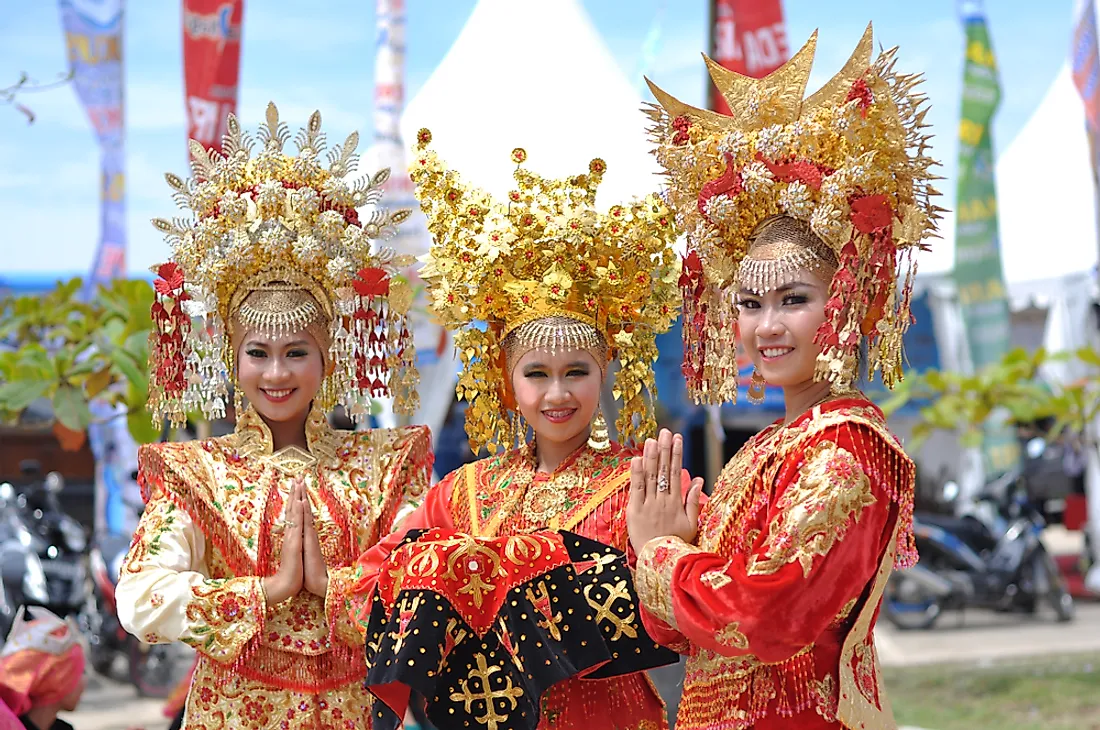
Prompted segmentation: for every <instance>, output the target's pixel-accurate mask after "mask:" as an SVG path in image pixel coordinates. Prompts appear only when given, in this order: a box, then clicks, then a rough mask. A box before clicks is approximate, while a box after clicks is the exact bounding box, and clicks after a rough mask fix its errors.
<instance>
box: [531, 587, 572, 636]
mask: <svg viewBox="0 0 1100 730" xmlns="http://www.w3.org/2000/svg"><path fill="white" fill-rule="evenodd" d="M538 589H539V590H538V593H535V592H534V591H532V590H531V586H527V591H526V593H525V595H526V597H527V600H528V601H530V602H531V605H532V606H534V607H535V608H536V609H538V612H539V613H541V614H542V616H543V620H542V621H539V622H538V626H539V627H540V628H542V629H544V630H545V631H546V632H547V633H549V634H550V636H551V638H553V639H554V641H561V629H559V628H558V624H560V623H561V622H562V620H563V618H562V615H561V611H558V612H557V613H554V608H553V604H551V603H550V591H549V589H548V588H547V586H546V581H545V580H540V581H539V582H538Z"/></svg>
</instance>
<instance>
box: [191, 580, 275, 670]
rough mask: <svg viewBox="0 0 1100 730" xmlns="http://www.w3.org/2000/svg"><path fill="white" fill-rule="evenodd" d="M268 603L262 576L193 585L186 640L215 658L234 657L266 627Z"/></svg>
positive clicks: (226, 659) (232, 658) (208, 581)
mask: <svg viewBox="0 0 1100 730" xmlns="http://www.w3.org/2000/svg"><path fill="white" fill-rule="evenodd" d="M264 609H265V605H264V599H263V590H262V589H261V588H260V579H259V578H230V579H228V580H226V579H213V580H206V581H203V582H202V583H200V584H198V585H196V586H193V587H192V588H191V601H190V602H189V603H188V604H187V620H188V621H190V622H192V626H191V634H192V636H191V637H190V638H188V639H186V643H188V644H190V645H191V646H192V647H194V648H195V649H198V650H200V651H202V653H203V654H204V655H206V656H208V657H210V658H212V659H215V660H217V661H222V662H228V661H234V660H236V659H237V658H238V657H239V656H240V655H241V651H242V650H243V649H244V647H245V645H246V644H248V642H250V641H251V640H252V638H253V637H254V636H256V634H257V633H259V632H261V631H263V627H264V615H265V613H266V612H265V610H264Z"/></svg>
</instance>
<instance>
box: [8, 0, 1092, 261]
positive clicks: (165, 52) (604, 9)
mask: <svg viewBox="0 0 1100 730" xmlns="http://www.w3.org/2000/svg"><path fill="white" fill-rule="evenodd" d="M514 1H516V2H529V1H537V2H559V1H561V0H514ZM581 2H582V5H583V6H584V8H585V10H586V11H587V12H588V14H589V15H590V17H591V18H592V21H593V24H594V25H595V27H596V29H597V30H598V31H599V32H600V34H601V35H602V36H603V38H604V41H605V42H606V44H607V45H608V47H609V49H610V50H611V52H612V54H613V55H614V56H615V58H616V59H617V60H618V62H619V65H620V66H621V68H622V69H623V71H624V72H625V73H627V74H629V75H631V76H634V75H635V74H636V72H637V69H638V64H639V57H640V54H641V49H642V44H643V40H644V39H645V37H646V35H647V33H648V32H649V29H650V25H651V23H652V21H653V19H654V17H655V16H656V14H657V9H658V7H659V6H660V5H662V0H581ZM474 4H475V0H408V21H409V25H408V36H407V44H408V56H407V63H408V69H407V86H408V88H407V92H406V93H407V97H408V98H410V99H411V98H412V96H414V95H415V94H416V91H417V90H418V88H419V87H420V86H421V85H422V84H423V83H424V81H425V80H426V79H427V78H428V76H429V75H430V74H431V72H432V69H433V68H434V67H435V66H436V65H437V64H438V63H439V61H440V60H441V59H442V58H443V56H444V54H445V53H446V51H447V49H448V47H449V46H450V44H451V42H452V41H453V40H454V39H455V38H456V37H457V35H458V33H459V31H460V30H461V29H462V26H463V24H464V23H465V21H466V18H467V16H468V15H469V13H470V10H471V9H472V8H473V6H474ZM663 4H664V5H665V6H666V10H665V12H664V14H663V18H664V22H663V28H662V34H661V46H660V52H659V54H658V55H657V57H656V59H655V62H654V64H653V66H652V67H651V68H650V69H649V71H650V75H651V76H652V77H653V78H654V79H655V80H656V81H657V82H658V83H659V84H660V85H661V86H662V87H663V88H665V89H666V90H668V91H670V92H672V93H673V94H675V95H677V96H679V97H681V98H682V99H684V100H685V101H690V102H693V103H697V104H701V103H702V101H703V98H704V89H705V81H704V71H703V64H702V62H701V60H700V58H699V55H698V54H699V52H700V51H701V50H705V48H706V42H707V29H706V18H707V3H706V2H705V0H666V2H664V3H663ZM128 5H129V7H128V9H127V19H126V23H127V37H126V47H125V53H126V64H127V68H126V84H127V86H126V95H127V109H126V114H127V123H128V137H127V177H128V185H127V188H128V190H127V194H128V199H127V204H128V214H127V233H128V237H129V246H130V253H129V262H130V268H131V270H132V271H140V270H142V269H144V268H146V267H147V266H148V265H150V264H152V263H154V262H156V261H158V260H162V259H163V258H165V256H166V254H167V249H166V247H165V246H164V244H163V243H162V241H161V239H160V236H159V234H158V233H157V232H156V231H155V230H154V229H153V228H152V226H151V225H150V224H149V222H148V221H149V219H150V218H152V217H154V216H165V215H172V214H173V213H174V210H175V209H174V206H173V205H172V202H171V200H170V198H169V195H168V188H167V186H166V185H165V183H164V181H163V173H164V172H166V171H174V172H177V173H183V172H185V171H186V158H185V150H186V148H185V140H184V121H183V71H182V59H181V46H182V41H181V38H180V25H179V23H180V21H179V13H180V10H179V8H180V3H179V0H140V1H139V0H131V1H130V2H129V3H128ZM1072 7H1073V0H1047V1H1046V2H1042V3H1039V2H1034V0H993V1H992V2H988V3H987V11H988V15H989V19H990V25H991V29H992V34H993V42H994V47H995V51H996V53H997V58H998V62H999V65H1000V70H1001V81H1002V86H1003V101H1002V107H1001V110H1000V113H999V115H998V118H997V120H996V124H995V128H994V143H995V145H996V146H997V148H998V149H1003V148H1004V147H1005V146H1007V145H1008V144H1009V143H1010V142H1011V140H1012V138H1013V137H1014V136H1015V134H1016V133H1017V132H1018V131H1019V130H1020V128H1021V126H1022V125H1023V124H1024V123H1025V122H1026V121H1027V118H1028V116H1029V115H1030V113H1031V112H1032V110H1033V109H1034V108H1035V106H1036V105H1037V104H1038V103H1039V101H1040V100H1041V99H1042V97H1043V94H1044V93H1045V92H1046V90H1047V87H1048V86H1049V84H1050V82H1051V81H1052V80H1053V79H1054V77H1055V75H1056V74H1057V72H1058V70H1059V69H1060V68H1061V66H1062V64H1063V63H1064V61H1065V58H1066V54H1067V50H1068V46H1069V35H1070V29H1071V14H1072ZM784 12H785V15H786V20H787V31H788V36H789V38H790V44H791V45H792V46H794V47H797V46H799V45H801V43H802V42H803V41H804V40H805V38H807V37H808V36H809V34H810V33H811V32H812V31H813V29H814V28H818V29H820V37H819V43H818V56H817V65H816V67H815V74H814V77H813V78H812V79H811V82H810V86H811V89H812V88H814V87H816V86H817V85H819V84H820V83H821V82H823V81H824V80H825V79H826V78H828V77H829V76H831V75H832V74H833V73H835V72H836V71H837V70H838V69H839V67H840V65H841V64H842V63H843V61H844V60H845V59H846V58H847V56H848V55H849V54H850V52H851V49H852V47H853V46H854V45H855V42H856V41H857V40H858V38H859V36H860V34H861V32H862V30H863V27H864V26H865V24H866V23H867V21H868V20H871V21H874V23H875V35H876V43H879V44H881V45H883V46H885V47H890V46H893V45H900V46H901V56H900V59H901V60H900V63H899V67H900V68H902V69H904V70H907V71H918V70H919V71H924V72H925V74H926V78H927V84H926V91H927V93H928V94H929V96H930V97H931V99H932V104H933V107H932V112H931V114H930V121H931V123H932V125H933V128H934V129H933V131H934V132H935V134H936V136H937V137H936V148H935V151H936V154H937V155H938V156H939V157H940V159H941V160H943V161H944V167H943V170H942V172H943V174H944V175H946V176H947V177H948V178H949V179H948V180H946V181H944V185H943V186H942V189H943V191H944V192H945V200H944V201H942V202H941V204H943V205H945V206H947V207H951V205H952V202H953V200H952V199H953V191H954V184H953V181H952V180H951V179H950V178H951V177H952V176H953V174H954V168H955V164H954V155H955V150H956V146H955V137H956V134H957V121H958V109H959V93H960V85H961V81H960V79H961V75H962V48H963V36H962V30H961V27H960V23H959V21H958V18H957V14H956V12H957V11H956V3H955V0H923V2H921V3H910V2H900V1H897V0H894V1H892V2H891V1H890V0H877V1H876V2H871V1H870V0H845V1H844V2H839V1H836V0H832V1H830V2H823V1H822V0H784ZM0 13H2V17H3V18H4V21H3V24H2V26H0V87H2V86H5V85H7V83H8V82H10V81H14V80H15V79H16V78H17V77H18V75H19V73H20V72H21V71H26V72H28V73H30V74H31V76H32V77H34V78H36V79H38V80H42V81H47V80H49V79H51V78H53V77H54V76H55V75H56V74H57V73H58V72H61V71H64V70H65V68H66V65H65V63H66V62H65V54H64V47H63V42H62V37H61V31H60V27H59V19H58V18H59V15H58V10H57V6H56V3H55V2H52V1H51V0H37V1H36V2H33V3H28V2H16V0H6V1H5V2H3V3H0ZM519 32H524V31H519ZM373 43H374V2H371V1H370V0H323V1H320V2H310V3H305V2H301V0H247V2H246V3H245V26H244V50H243V53H242V68H241V95H240V110H241V116H242V118H243V122H244V124H245V125H246V127H247V126H255V124H256V123H257V122H258V121H259V120H260V119H261V118H262V113H263V108H264V106H265V105H266V103H267V101H268V100H275V101H276V102H277V103H278V104H279V106H280V109H281V110H282V112H283V116H284V118H286V119H288V121H289V122H290V123H291V126H296V125H300V124H302V123H304V121H305V119H306V117H307V115H308V113H309V112H310V111H312V110H313V109H315V108H318V109H321V111H322V115H323V116H324V118H325V122H326V127H327V128H328V131H329V138H330V139H337V138H342V137H343V135H345V134H347V133H348V132H350V131H352V130H353V129H358V130H359V131H360V132H361V133H362V134H363V135H365V139H366V140H369V139H370V133H371V129H370V125H371V100H372V88H373V87H372V83H373V61H374V47H373ZM567 44H568V39H562V51H563V53H564V52H568V47H567ZM501 62H502V63H513V62H516V61H515V59H501ZM500 93H501V95H502V96H504V95H506V94H507V90H500ZM23 101H24V102H26V103H28V104H30V106H32V107H33V108H34V110H35V112H36V113H37V114H38V119H37V121H36V122H35V123H34V124H33V125H29V126H28V125H27V123H26V120H25V119H24V118H23V117H22V115H20V114H18V113H17V112H15V111H14V110H13V109H10V108H3V107H0V220H2V221H3V223H2V228H0V231H2V232H0V275H4V274H35V273H43V274H45V273H50V274H52V273H66V272H80V273H82V272H83V271H84V270H85V269H86V268H87V267H88V266H89V265H90V261H91V257H92V252H93V251H94V248H95V244H96V242H97V239H98V235H99V228H98V226H99V223H98V199H97V194H98V192H97V175H98V165H99V163H98V150H97V148H96V146H95V141H94V137H93V133H92V130H91V128H90V127H89V125H88V122H87V120H86V117H85V116H84V113H83V110H82V109H81V108H80V106H79V105H78V103H77V101H76V98H75V95H74V94H73V92H72V90H71V89H69V88H60V89H57V90H54V91H50V92H46V93H43V94H36V95H27V96H26V97H24V98H23ZM548 103H553V100H548Z"/></svg>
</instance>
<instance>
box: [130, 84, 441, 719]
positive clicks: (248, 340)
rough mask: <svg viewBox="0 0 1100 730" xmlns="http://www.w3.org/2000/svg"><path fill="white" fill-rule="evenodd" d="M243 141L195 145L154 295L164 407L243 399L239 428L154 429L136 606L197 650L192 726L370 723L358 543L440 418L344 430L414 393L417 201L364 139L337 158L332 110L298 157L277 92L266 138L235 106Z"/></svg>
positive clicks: (403, 406) (133, 610)
mask: <svg viewBox="0 0 1100 730" xmlns="http://www.w3.org/2000/svg"><path fill="white" fill-rule="evenodd" d="M228 128H229V134H228V135H227V137H226V140H225V145H224V149H225V154H224V155H222V154H220V153H209V152H207V150H205V149H204V148H203V147H202V146H201V145H198V144H197V143H192V158H193V163H192V168H193V171H194V175H195V179H193V180H186V181H185V180H182V179H180V178H178V177H175V176H174V175H170V176H168V182H169V184H170V185H171V186H172V188H173V189H174V190H175V198H176V200H177V202H179V203H180V204H181V206H182V207H186V208H187V209H189V210H190V211H191V213H192V214H193V219H192V220H189V221H174V222H168V221H163V220H158V221H156V225H157V227H158V228H159V229H160V230H161V231H162V232H164V233H165V234H166V237H167V239H168V242H169V243H170V244H171V246H172V258H173V260H172V261H171V262H169V263H168V264H166V265H164V266H162V267H160V269H159V270H158V273H159V275H160V276H159V278H158V280H157V281H156V290H157V301H156V303H155V304H154V306H153V319H154V323H155V325H156V328H157V329H156V332H155V334H154V335H153V338H152V341H151V348H150V353H151V354H150V368H151V370H152V376H151V378H150V387H149V392H150V406H151V409H152V411H153V414H154V418H155V420H156V422H157V423H160V422H162V420H163V419H168V420H170V421H172V422H177V423H178V422H180V421H182V420H183V419H184V418H185V417H186V415H187V413H188V412H190V411H196V410H202V411H204V412H205V413H206V415H207V417H220V416H222V415H224V406H225V398H226V393H227V391H228V388H229V386H232V387H233V390H234V392H235V394H236V395H237V396H238V397H240V396H242V395H243V396H245V397H247V400H248V407H247V408H245V407H244V406H243V404H242V403H241V402H238V404H237V408H236V409H235V410H236V419H237V422H236V426H235V428H234V431H233V433H232V434H229V435H227V436H222V437H218V438H212V439H205V440H202V441H188V442H180V443H163V444H151V445H147V446H143V447H142V448H141V450H140V452H139V455H138V464H139V482H140V483H141V485H142V490H143V495H144V496H145V498H146V508H145V513H144V515H143V516H142V518H141V523H140V524H139V525H138V529H137V531H136V533H135V535H134V542H133V545H132V546H131V548H130V552H129V554H128V555H127V557H126V561H125V563H124V564H123V568H122V571H121V576H120V578H119V582H118V606H119V620H120V621H121V622H122V625H123V626H125V628H126V630H127V631H129V632H130V633H132V634H134V635H135V636H136V637H137V638H139V639H140V640H142V641H144V642H147V643H161V642H171V641H182V642H184V643H186V644H188V645H189V646H191V647H193V648H194V649H195V650H196V653H197V654H198V664H197V665H196V667H195V670H194V676H193V678H192V681H191V683H190V690H189V692H188V695H187V701H186V708H185V716H184V727H186V728H189V729H190V730H198V729H200V728H208V729H209V730H214V729H215V728H218V729H219V730H220V729H221V728H227V727H232V728H236V729H238V730H267V729H268V728H278V727H283V728H290V729H293V728H317V727H325V728H344V729H346V730H355V729H356V728H369V727H370V718H369V707H370V701H371V700H370V696H369V695H368V694H367V692H366V691H365V690H364V689H363V687H362V680H363V678H364V677H365V676H366V671H367V668H366V663H365V659H364V657H363V642H362V637H361V636H360V634H359V632H358V630H357V629H356V628H355V626H354V625H353V624H352V621H351V618H350V616H349V615H348V612H347V606H346V603H345V600H344V596H345V587H346V578H348V577H349V576H350V573H351V570H352V567H351V566H352V565H353V564H354V561H355V559H356V558H357V557H358V556H359V554H360V553H361V552H362V551H363V550H365V549H366V548H368V547H370V546H371V545H373V544H374V543H375V542H377V540H378V539H379V538H380V537H381V536H382V535H385V534H386V533H388V532H389V531H390V530H391V529H392V528H393V524H394V520H395V517H396V515H397V512H398V510H399V509H400V507H401V505H402V503H403V502H404V500H405V497H406V496H407V495H417V494H419V493H420V492H422V491H423V489H425V488H426V487H427V482H428V475H429V472H430V465H431V453H430V439H429V436H428V432H427V428H426V427H405V428H396V429H372V430H368V431H357V432H352V431H341V430H337V429H335V428H333V427H332V426H330V424H329V421H328V412H329V411H330V410H331V409H332V408H333V407H334V406H335V405H336V404H337V403H340V404H342V405H343V406H344V408H345V409H346V412H347V413H348V414H349V415H350V416H351V417H352V418H353V419H357V420H358V419H360V418H362V416H364V415H365V414H366V413H368V412H369V407H370V402H371V397H372V396H383V395H386V394H388V393H392V394H393V395H394V397H395V409H397V410H399V411H404V412H408V411H410V410H411V409H412V408H414V407H415V400H414V398H415V391H414V390H413V388H414V386H415V369H414V368H413V367H412V366H411V364H412V358H413V351H412V347H411V342H410V341H409V336H408V331H407V328H406V322H405V312H407V310H408V306H409V302H410V301H411V298H412V294H411V292H410V291H409V289H408V288H407V286H405V285H403V283H402V281H401V280H400V279H399V278H397V277H395V276H393V274H394V273H395V272H396V269H397V267H398V266H403V265H405V264H406V263H407V262H403V261H401V260H400V259H399V258H397V257H395V256H394V254H393V252H392V251H390V250H388V249H384V248H383V249H381V250H380V251H377V252H372V248H373V246H374V245H375V243H376V242H377V241H378V239H384V238H385V237H386V236H387V235H389V234H390V233H392V232H393V228H394V227H395V226H396V225H397V224H399V223H400V222H401V221H402V220H404V218H405V216H406V215H407V212H404V211H400V212H393V213H387V212H383V211H381V210H378V209H375V210H373V211H372V212H370V213H369V214H368V213H364V214H363V218H362V219H361V218H360V213H359V210H358V208H360V207H363V206H371V205H372V204H376V203H377V202H378V201H379V198H380V196H381V185H382V183H383V182H384V181H385V179H386V174H385V173H380V174H377V175H375V176H373V177H367V178H361V179H359V180H358V181H356V182H352V181H351V180H347V179H345V178H346V177H347V175H348V174H349V173H350V172H351V171H352V170H354V165H355V160H356V155H355V148H356V144H357V141H358V136H357V135H352V136H350V137H348V138H347V140H346V141H345V142H344V143H343V144H340V145H337V146H336V147H335V149H333V150H332V151H331V152H330V153H329V154H328V155H327V164H326V165H322V164H321V162H320V160H322V159H324V158H323V157H322V155H323V153H324V134H323V133H322V131H321V118H320V115H319V114H317V113H314V114H313V115H312V116H311V117H310V119H309V122H308V125H307V126H306V128H305V129H303V130H302V131H301V132H299V133H298V135H297V137H296V143H297V147H298V153H297V155H293V156H292V155H291V154H289V153H288V152H284V145H285V143H286V142H287V141H288V139H289V137H290V133H289V131H288V130H287V128H286V125H285V124H284V123H282V122H281V121H280V120H279V115H278V111H277V110H276V109H275V107H274V105H271V106H269V107H268V110H267V115H266V123H265V124H264V126H263V127H262V128H261V130H260V134H259V139H258V142H259V145H258V149H255V150H254V149H253V147H254V143H253V142H252V141H251V140H250V139H249V137H248V136H247V135H244V134H242V133H241V130H240V128H239V127H238V124H237V121H236V119H235V118H233V117H230V119H229V121H228Z"/></svg>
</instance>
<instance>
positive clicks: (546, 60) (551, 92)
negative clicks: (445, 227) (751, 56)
mask: <svg viewBox="0 0 1100 730" xmlns="http://www.w3.org/2000/svg"><path fill="white" fill-rule="evenodd" d="M641 101H642V100H641V97H640V95H639V93H638V91H637V90H636V89H635V88H634V86H633V85H632V84H631V83H630V81H629V80H628V79H627V77H626V75H625V74H624V73H623V72H622V70H621V69H620V68H619V67H618V65H617V64H616V62H615V59H614V57H613V56H612V55H611V53H610V51H608V49H607V47H606V46H605V45H604V43H603V40H602V39H601V38H600V36H599V34H598V33H597V32H596V30H595V29H594V28H593V27H592V22H591V21H590V20H589V18H588V16H587V14H586V13H585V12H584V10H583V9H582V8H581V7H580V5H579V3H578V2H577V0H554V1H553V2H546V0H480V2H478V4H477V6H476V7H475V8H474V11H473V13H471V15H470V18H469V20H467V21H466V25H465V27H464V28H463V29H462V32H461V33H460V34H459V36H458V39H457V40H456V41H455V43H454V45H453V46H451V49H450V51H448V52H447V55H446V56H445V57H444V58H443V61H442V62H441V63H440V64H439V66H438V67H437V68H436V70H435V71H434V72H433V73H432V75H431V77H430V78H429V79H428V81H427V82H426V83H425V84H424V86H423V87H422V88H421V89H420V91H419V93H418V94H417V95H416V97H415V98H414V99H413V100H412V101H411V102H409V104H408V106H407V107H406V109H405V114H404V116H403V117H402V120H401V134H402V136H403V137H404V139H405V140H406V141H407V142H408V143H412V141H413V140H415V139H416V132H417V130H418V129H420V128H421V127H427V128H429V129H431V131H432V147H433V148H434V149H435V150H436V151H437V152H438V153H439V155H440V157H441V158H442V159H443V160H444V161H445V162H446V164H447V165H448V166H450V167H451V168H453V169H455V170H458V171H459V173H460V174H461V175H462V177H463V179H464V180H466V181H467V182H469V183H473V184H476V185H479V186H481V187H483V188H485V189H486V190H487V191H488V192H490V193H492V194H493V195H497V196H501V197H503V196H504V195H505V194H506V193H507V192H508V191H509V190H511V189H512V188H513V187H514V181H513V178H512V172H513V171H514V170H515V165H514V164H513V163H512V162H511V159H510V153H511V151H512V149H514V148H516V147H523V148H524V149H526V150H527V153H528V158H527V159H528V161H527V163H525V167H528V168H530V169H531V170H533V171H535V172H538V173H539V174H542V175H545V176H548V177H549V176H555V177H558V176H560V177H564V176H567V175H576V174H580V173H584V172H587V171H588V163H589V161H590V160H591V159H592V158H595V157H599V158H602V159H603V160H605V161H606V162H607V172H606V173H605V175H604V179H603V183H602V184H601V185H600V189H599V192H598V195H597V203H598V205H599V206H600V207H601V208H602V209H604V210H606V209H607V208H609V207H610V206H611V205H613V204H615V203H617V202H625V200H628V199H629V198H630V197H632V196H635V195H638V196H640V195H644V194H646V193H648V192H651V191H654V190H656V189H657V187H658V178H656V177H655V176H654V173H656V172H657V170H658V167H657V163H656V161H655V160H654V159H653V157H652V155H650V154H649V153H648V149H649V145H648V143H647V142H646V139H645V127H646V119H645V116H644V115H643V114H642V112H641V111H640V108H641Z"/></svg>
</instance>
